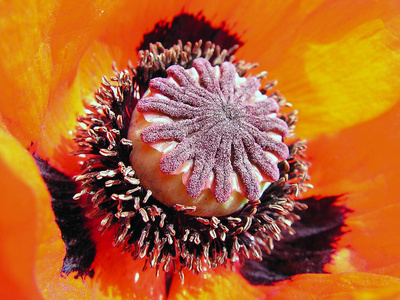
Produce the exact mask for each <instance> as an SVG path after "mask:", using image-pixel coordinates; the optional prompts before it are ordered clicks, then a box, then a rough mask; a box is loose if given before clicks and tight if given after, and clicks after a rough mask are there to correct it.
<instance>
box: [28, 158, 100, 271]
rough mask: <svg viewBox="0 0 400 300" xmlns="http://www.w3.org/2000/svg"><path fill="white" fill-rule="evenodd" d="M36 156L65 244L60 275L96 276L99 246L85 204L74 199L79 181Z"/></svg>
mask: <svg viewBox="0 0 400 300" xmlns="http://www.w3.org/2000/svg"><path fill="white" fill-rule="evenodd" d="M34 158H35V161H36V164H37V166H38V167H39V170H40V174H41V175H42V177H43V180H44V182H45V183H46V185H47V189H48V190H49V192H50V195H51V206H52V209H53V211H54V215H55V221H56V223H57V225H58V227H59V228H60V230H61V236H62V239H63V241H64V244H65V251H66V253H65V257H64V261H63V266H62V269H61V275H69V274H70V273H72V272H77V275H76V276H75V277H76V278H77V277H85V276H89V277H93V275H94V271H93V269H91V265H92V263H93V261H94V258H95V256H96V246H95V244H94V242H93V241H92V239H91V237H90V233H89V229H88V228H87V226H86V224H87V218H86V217H85V212H84V210H83V208H82V207H81V206H79V204H78V202H77V201H75V200H73V199H72V197H73V196H74V195H75V193H76V191H77V184H76V182H75V181H73V180H72V179H71V178H70V177H68V176H66V175H65V174H63V173H61V172H60V171H58V170H56V169H55V168H53V167H52V166H50V165H49V164H48V163H47V162H46V161H44V160H42V159H41V158H40V157H38V156H36V155H34Z"/></svg>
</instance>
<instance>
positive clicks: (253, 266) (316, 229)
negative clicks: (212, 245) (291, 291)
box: [240, 196, 350, 285]
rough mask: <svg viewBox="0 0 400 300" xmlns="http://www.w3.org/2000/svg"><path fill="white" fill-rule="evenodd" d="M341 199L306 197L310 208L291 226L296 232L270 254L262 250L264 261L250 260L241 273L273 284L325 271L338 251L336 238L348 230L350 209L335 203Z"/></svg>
mask: <svg viewBox="0 0 400 300" xmlns="http://www.w3.org/2000/svg"><path fill="white" fill-rule="evenodd" d="M339 198H341V196H331V197H324V198H315V197H311V198H307V199H305V200H303V201H302V203H305V204H307V205H308V209H306V210H303V211H299V212H298V215H300V217H301V220H300V221H298V222H296V223H294V225H293V226H292V228H293V229H294V230H296V234H295V235H293V236H291V235H289V234H287V233H286V234H283V239H282V241H280V242H275V243H274V244H275V248H274V250H273V251H272V253H271V254H267V253H263V261H255V260H247V261H246V262H245V264H244V266H242V267H241V268H240V273H241V274H242V275H243V276H244V277H245V278H246V279H247V280H248V281H249V282H250V283H251V284H254V285H271V284H273V283H274V282H277V281H281V280H285V279H288V278H290V277H291V276H294V275H297V274H303V273H324V270H323V268H324V265H325V264H327V263H329V262H330V261H331V257H332V254H333V253H334V252H335V246H334V243H335V241H336V240H337V239H338V238H339V237H340V236H341V235H343V234H344V233H345V230H344V229H345V228H344V220H345V216H346V214H347V213H349V212H350V210H349V209H348V208H346V207H345V206H341V205H337V204H336V203H337V201H338V199H339Z"/></svg>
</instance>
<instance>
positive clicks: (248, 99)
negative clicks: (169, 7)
mask: <svg viewBox="0 0 400 300" xmlns="http://www.w3.org/2000/svg"><path fill="white" fill-rule="evenodd" d="M167 73H168V78H154V79H152V80H151V81H150V85H149V87H150V88H149V91H148V92H147V93H146V94H145V96H144V97H143V98H142V99H140V101H139V102H138V105H137V109H136V110H135V112H134V114H133V116H132V120H131V125H130V129H129V132H128V138H129V139H130V140H131V141H132V143H133V144H132V147H133V150H132V152H131V155H130V159H131V164H132V167H133V168H134V169H135V170H136V172H137V176H138V178H139V179H140V180H141V182H142V184H143V186H144V187H145V188H146V189H149V190H151V191H152V193H153V195H154V196H155V197H156V198H157V199H158V200H159V201H160V202H162V203H164V204H165V205H167V206H174V205H183V206H189V207H191V208H192V209H191V212H190V213H191V214H193V215H197V216H223V215H228V214H231V213H233V212H235V211H237V210H239V209H241V208H242V207H243V205H244V204H245V203H246V202H247V201H257V200H258V199H259V197H260V196H261V193H262V192H263V191H264V190H265V189H266V188H267V187H268V186H269V183H270V182H274V181H276V180H277V179H278V178H279V170H278V166H277V164H278V162H280V161H282V160H284V159H286V158H287V157H288V153H289V151H288V147H287V146H286V145H285V144H284V143H283V142H282V139H283V137H285V136H286V135H287V134H288V131H289V129H288V126H287V124H286V123H285V122H284V121H282V120H280V119H279V118H277V113H278V110H279V106H278V105H277V102H276V100H275V99H273V98H268V97H267V96H265V95H262V94H261V93H260V92H259V90H258V89H259V87H260V82H259V80H258V79H257V78H255V77H249V78H243V77H240V76H239V75H238V74H237V72H236V68H235V66H234V65H233V64H232V63H230V62H224V63H223V64H222V65H221V67H219V66H216V67H212V66H211V64H210V63H209V62H208V61H207V60H205V59H203V58H198V59H195V60H194V61H193V68H191V69H188V70H185V69H184V68H182V67H180V66H171V67H170V68H168V69H167Z"/></svg>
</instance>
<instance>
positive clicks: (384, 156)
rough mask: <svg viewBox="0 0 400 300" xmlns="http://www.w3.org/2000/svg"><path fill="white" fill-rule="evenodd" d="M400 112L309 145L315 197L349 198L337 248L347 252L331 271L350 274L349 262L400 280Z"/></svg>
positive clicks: (396, 108)
mask: <svg viewBox="0 0 400 300" xmlns="http://www.w3.org/2000/svg"><path fill="white" fill-rule="evenodd" d="M399 113H400V103H397V104H396V105H395V106H394V107H393V108H392V109H391V110H390V111H388V112H386V113H385V114H383V115H381V116H380V117H378V118H376V119H374V120H371V121H368V122H365V123H362V124H358V125H356V126H354V127H352V128H348V129H346V130H343V131H342V132H340V133H338V134H336V135H334V136H331V137H327V136H324V137H320V138H318V139H316V140H314V141H312V142H311V143H309V151H308V155H309V157H310V160H311V161H312V163H313V166H312V168H311V176H312V182H313V184H314V186H315V189H314V191H312V193H317V194H321V195H334V194H336V195H337V194H346V195H345V196H344V198H345V200H344V204H345V205H346V206H347V207H348V208H350V209H351V210H353V212H352V213H350V214H349V217H348V218H347V220H346V225H347V226H348V227H347V230H348V232H347V233H346V234H345V235H344V236H343V238H341V239H340V240H339V241H338V243H337V244H338V247H339V248H343V249H347V250H346V251H343V250H342V251H340V254H339V255H338V256H336V257H335V260H334V262H333V265H334V267H332V266H331V267H328V269H327V270H330V271H333V272H341V271H346V270H345V269H343V267H340V264H343V263H344V262H347V263H348V264H349V266H352V267H354V268H355V270H368V271H373V272H377V273H382V274H389V275H393V276H399V275H400V252H399V251H398V249H399V247H400V238H399V237H398V235H396V234H395V233H394V232H395V228H398V227H399V226H400V219H399V217H398V216H399V214H400V206H399V203H398V191H399V189H398V180H397V178H398V170H399V168H400V157H399V155H398V149H397V147H398V145H399V144H400V120H399V117H398V116H399ZM345 230H346V229H345ZM345 256H347V258H346V257H345ZM350 270H351V269H350ZM347 271H349V269H348V270H347Z"/></svg>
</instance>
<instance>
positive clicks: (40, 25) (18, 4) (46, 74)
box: [0, 0, 56, 147]
mask: <svg viewBox="0 0 400 300" xmlns="http://www.w3.org/2000/svg"><path fill="white" fill-rule="evenodd" d="M55 8H56V3H53V2H49V1H34V0H31V1H23V0H21V1H7V2H3V3H2V4H1V9H0V11H1V13H0V15H1V22H0V32H1V33H2V42H1V45H0V57H1V59H0V89H1V93H2V96H1V98H2V99H1V101H0V114H1V116H2V117H3V120H4V122H5V125H6V126H7V128H8V130H9V131H10V132H11V133H12V134H13V135H14V136H15V137H16V138H17V139H18V140H19V141H21V143H22V144H23V146H24V147H28V146H29V145H30V144H31V142H32V141H33V142H35V141H36V140H37V139H38V137H39V133H40V131H41V125H42V122H43V119H44V116H45V113H46V108H47V102H48V96H49V82H50V72H51V68H52V62H51V51H50V45H49V40H48V36H47V31H48V30H49V28H50V27H51V25H52V20H51V17H50V16H51V14H52V13H53V12H54V10H55Z"/></svg>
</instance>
